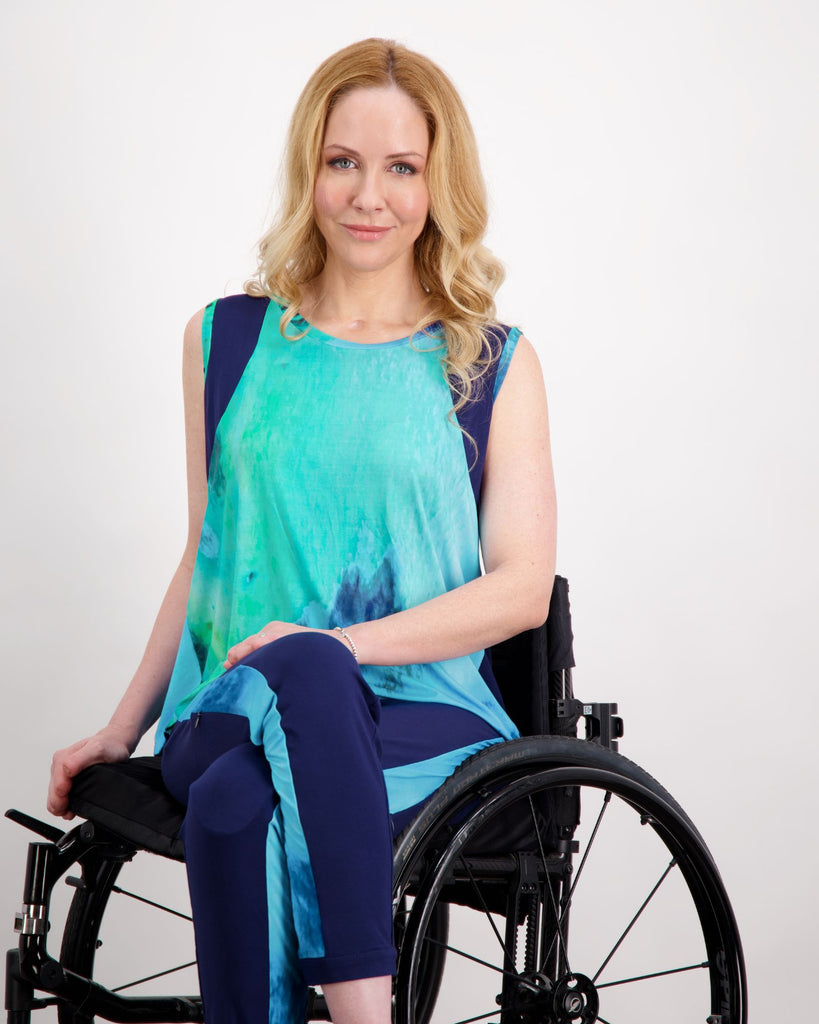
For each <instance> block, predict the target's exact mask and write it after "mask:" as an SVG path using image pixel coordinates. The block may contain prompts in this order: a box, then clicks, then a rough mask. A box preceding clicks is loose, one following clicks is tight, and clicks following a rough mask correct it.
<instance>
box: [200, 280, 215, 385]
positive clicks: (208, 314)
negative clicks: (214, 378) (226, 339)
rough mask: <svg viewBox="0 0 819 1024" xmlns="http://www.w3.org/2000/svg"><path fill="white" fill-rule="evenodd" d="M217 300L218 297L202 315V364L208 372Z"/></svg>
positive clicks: (206, 307)
mask: <svg viewBox="0 0 819 1024" xmlns="http://www.w3.org/2000/svg"><path fill="white" fill-rule="evenodd" d="M217 302H218V299H214V300H213V302H211V303H209V304H208V305H207V306H205V313H204V316H203V317H202V366H203V368H204V371H205V373H206V374H207V372H208V361H209V359H210V341H211V337H212V335H213V313H214V310H215V309H216V303H217Z"/></svg>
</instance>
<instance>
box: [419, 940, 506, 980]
mask: <svg viewBox="0 0 819 1024" xmlns="http://www.w3.org/2000/svg"><path fill="white" fill-rule="evenodd" d="M424 942H430V943H432V945H433V946H440V947H441V948H442V949H446V950H448V951H449V952H450V953H455V954H456V955H457V956H462V957H464V959H466V960H472V961H473V962H474V963H476V964H480V965H481V966H482V967H488V968H489V970H490V971H497V972H498V974H503V975H505V976H506V977H507V978H517V976H518V975H517V972H516V971H505V970H504V969H503V968H502V967H496V966H495V964H490V963H489V961H488V960H481V959H480V957H477V956H472V954H471V953H467V952H465V950H463V949H457V948H456V947H455V946H450V945H449V944H448V943H446V942H440V941H439V940H438V939H431V938H430V937H429V936H428V935H427V936H426V937H425V938H424Z"/></svg>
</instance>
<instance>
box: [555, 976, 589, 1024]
mask: <svg viewBox="0 0 819 1024" xmlns="http://www.w3.org/2000/svg"><path fill="white" fill-rule="evenodd" d="M599 1009H600V1000H599V999H598V997H597V989H596V988H595V987H594V985H593V983H592V980H591V978H587V977H586V975H585V974H567V975H565V976H564V977H562V978H561V979H560V981H558V982H557V983H556V984H555V986H554V990H553V992H552V1020H553V1021H554V1024H594V1021H596V1020H597V1011H598V1010H599Z"/></svg>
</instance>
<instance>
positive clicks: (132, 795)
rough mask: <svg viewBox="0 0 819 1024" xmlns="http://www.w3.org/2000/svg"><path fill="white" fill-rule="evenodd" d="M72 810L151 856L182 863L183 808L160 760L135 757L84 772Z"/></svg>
mask: <svg viewBox="0 0 819 1024" xmlns="http://www.w3.org/2000/svg"><path fill="white" fill-rule="evenodd" d="M70 802H71V810H72V811H74V813H75V814H78V815H79V816H80V817H82V818H87V819H88V820H89V821H92V822H95V823H96V824H99V825H102V826H103V827H104V828H106V829H108V830H109V831H111V832H113V833H115V834H116V835H117V836H119V837H121V838H123V839H125V840H127V841H128V842H131V843H134V844H135V845H136V846H139V847H142V848H143V849H146V850H150V851H151V852H152V853H158V854H161V855H162V856H163V857H171V858H172V859H174V860H184V859H185V854H184V850H183V847H182V841H181V839H180V838H179V829H180V827H181V825H182V818H183V817H184V815H185V808H184V807H183V806H182V805H181V804H179V803H177V802H176V800H174V799H173V797H172V796H171V795H170V794H169V793H168V791H167V790H166V789H165V786H164V784H163V782H162V771H161V769H160V758H159V757H132V758H131V759H130V760H128V761H118V762H115V763H114V764H95V765H92V766H91V767H90V768H86V769H84V770H83V771H82V772H80V774H79V775H78V776H77V777H76V779H74V782H73V784H72V786H71V795H70Z"/></svg>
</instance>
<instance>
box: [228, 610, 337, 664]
mask: <svg viewBox="0 0 819 1024" xmlns="http://www.w3.org/2000/svg"><path fill="white" fill-rule="evenodd" d="M291 633H325V634H326V635H327V636H331V637H333V639H334V640H338V641H339V642H340V643H342V644H344V646H345V647H347V644H346V642H345V640H344V637H342V636H341V634H340V633H336V632H335V631H334V630H332V629H311V628H310V627H309V626H297V625H296V624H295V623H293V622H277V621H275V620H274V621H273V622H268V624H267V625H266V626H263V627H262V628H261V629H260V630H259V632H258V633H252V634H251V635H250V636H249V637H247V638H246V639H245V640H242V641H241V643H238V644H236V645H235V646H234V647H231V649H230V650H229V651H228V652H227V660H226V661H225V668H226V669H228V668H233V666H234V665H235V664H236V663H237V662H239V661H241V660H242V658H246V657H247V656H248V654H252V653H253V651H256V650H258V649H259V648H260V647H263V646H264V645H265V644H269V643H272V642H273V641H274V640H280V639H281V638H282V637H283V636H290V634H291Z"/></svg>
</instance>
